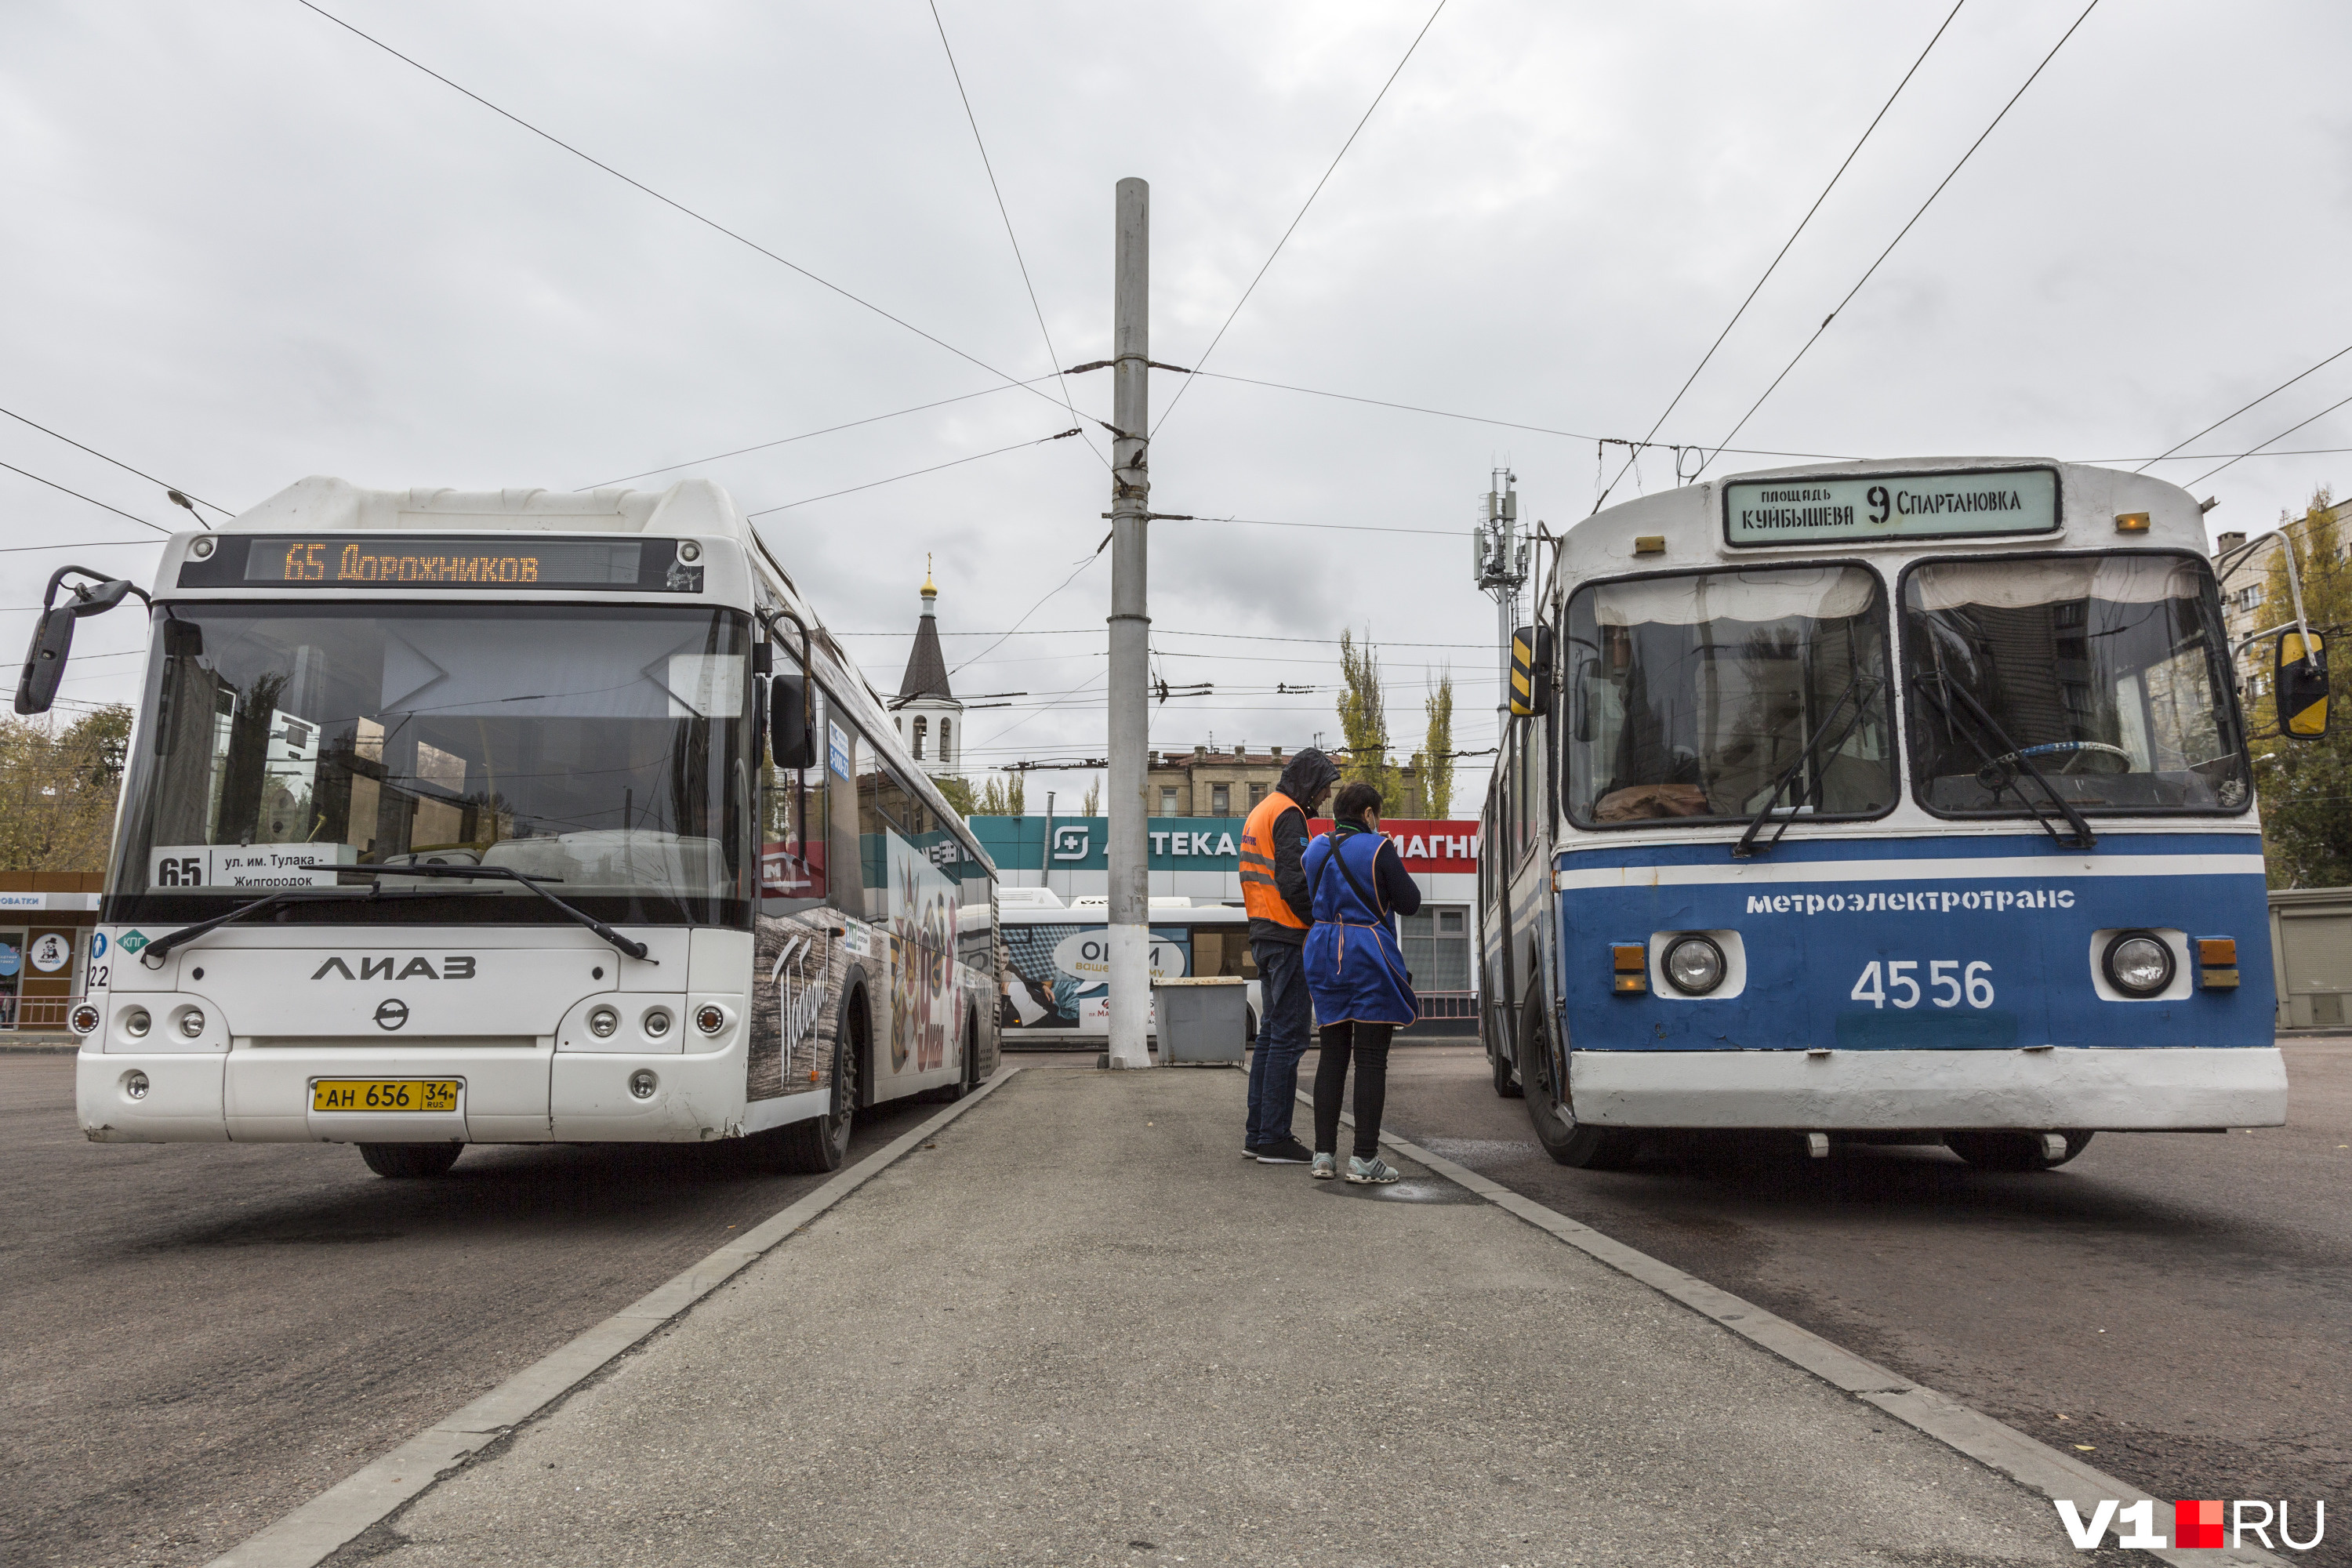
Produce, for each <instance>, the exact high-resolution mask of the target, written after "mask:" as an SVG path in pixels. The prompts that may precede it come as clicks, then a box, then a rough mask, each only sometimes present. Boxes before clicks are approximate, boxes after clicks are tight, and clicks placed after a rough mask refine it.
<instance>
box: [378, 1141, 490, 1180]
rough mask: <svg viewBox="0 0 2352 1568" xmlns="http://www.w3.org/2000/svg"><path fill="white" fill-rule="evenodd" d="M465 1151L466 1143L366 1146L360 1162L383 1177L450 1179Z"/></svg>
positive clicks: (379, 1144)
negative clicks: (453, 1169) (363, 1161)
mask: <svg viewBox="0 0 2352 1568" xmlns="http://www.w3.org/2000/svg"><path fill="white" fill-rule="evenodd" d="M465 1149H466V1146H465V1145H464V1144H463V1143H362V1144H361V1145H360V1158H361V1159H362V1160H365V1161H366V1162H367V1168H368V1169H369V1170H371V1171H373V1172H374V1173H376V1174H377V1175H379V1176H392V1177H394V1178H405V1177H412V1176H446V1175H447V1174H448V1173H449V1167H450V1166H452V1165H454V1164H456V1163H457V1156H458V1155H459V1154H461V1153H463V1152H465Z"/></svg>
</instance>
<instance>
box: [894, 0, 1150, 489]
mask: <svg viewBox="0 0 2352 1568" xmlns="http://www.w3.org/2000/svg"><path fill="white" fill-rule="evenodd" d="M929 4H930V7H931V26H934V27H936V28H938V29H939V33H940V50H941V52H943V53H944V54H945V55H946V56H947V57H948V74H949V75H950V76H952V77H954V78H955V86H956V97H957V98H959V99H961V100H962V102H963V118H964V122H965V123H966V124H968V125H970V126H971V141H972V145H973V146H975V147H977V148H979V149H980V166H981V167H982V169H983V170H985V171H986V172H987V174H988V191H989V194H990V195H992V196H994V197H995V198H996V216H999V217H1001V218H1003V220H1004V237H1005V239H1006V240H1007V241H1009V242H1010V243H1011V244H1012V247H1013V265H1014V266H1016V267H1018V268H1021V287H1022V288H1023V289H1026V290H1027V291H1028V294H1029V310H1030V313H1031V314H1033V315H1034V316H1035V317H1036V318H1037V335H1038V336H1039V337H1042V338H1044V339H1045V363H1047V364H1050V365H1054V366H1055V367H1057V368H1056V369H1055V372H1054V381H1055V385H1056V386H1057V387H1059V389H1060V390H1061V394H1062V406H1063V407H1065V408H1066V409H1068V410H1069V411H1070V417H1071V418H1073V419H1076V420H1079V421H1081V422H1082V423H1083V421H1084V419H1085V416H1083V415H1081V414H1080V413H1079V412H1078V409H1077V405H1076V404H1074V403H1072V402H1071V401H1070V384H1069V382H1068V381H1067V380H1066V379H1065V378H1064V377H1063V374H1062V372H1061V370H1060V369H1059V368H1058V367H1059V366H1060V364H1061V363H1062V356H1061V355H1060V354H1059V353H1055V349H1054V333H1053V330H1052V329H1051V328H1049V327H1047V326H1046V325H1045V307H1044V306H1043V305H1040V304H1039V303H1038V302H1037V285H1036V284H1035V283H1034V282H1032V281H1031V280H1030V277H1029V261H1028V258H1026V257H1024V256H1023V255H1022V254H1021V237H1020V236H1019V235H1017V234H1015V233H1013V214H1012V211H1011V210H1010V209H1009V208H1007V207H1006V206H1005V205H1004V191H1003V187H1001V186H999V185H998V184H997V183H996V164H995V163H994V162H993V161H992V160H991V159H990V157H989V155H988V142H987V141H986V140H985V139H984V138H983V137H982V135H981V133H980V116H979V115H977V114H975V113H973V112H972V107H971V93H970V92H968V91H967V90H965V89H964V85H963V68H962V67H961V66H959V65H957V64H956V58H955V47H954V46H953V45H952V44H950V43H949V42H948V25H947V23H946V22H944V21H942V20H940V5H939V0H929ZM1039 379H1040V380H1043V379H1044V378H1043V377H1040V378H1039ZM1087 451H1089V452H1092V453H1094V455H1095V457H1096V458H1098V459H1099V460H1100V461H1101V463H1102V465H1103V467H1104V468H1109V467H1110V458H1108V456H1106V455H1105V454H1104V453H1103V451H1102V450H1101V448H1099V447H1097V446H1096V445H1095V442H1094V437H1091V436H1089V437H1087Z"/></svg>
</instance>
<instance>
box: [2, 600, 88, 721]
mask: <svg viewBox="0 0 2352 1568" xmlns="http://www.w3.org/2000/svg"><path fill="white" fill-rule="evenodd" d="M74 619H75V616H74V607H73V606H72V605H58V607H57V608H55V609H53V610H44V611H42V612H41V618H40V619H39V620H38V621H37V622H35V623H34V625H33V646H32V647H29V648H27V649H26V651H25V672H24V673H23V674H22V675H20V676H18V677H17V678H16V711H17V712H19V713H46V712H47V711H48V710H49V704H50V703H52V702H55V701H56V700H58V682H59V681H62V680H63V679H65V678H66V656H67V655H68V654H69V653H71V652H72V651H73V628H74Z"/></svg>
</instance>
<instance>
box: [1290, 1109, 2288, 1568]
mask: <svg viewBox="0 0 2352 1568" xmlns="http://www.w3.org/2000/svg"><path fill="white" fill-rule="evenodd" d="M1298 1098H1299V1100H1301V1101H1303V1102H1305V1103H1307V1104H1308V1105H1312V1104H1313V1103H1314V1100H1313V1097H1312V1096H1310V1095H1307V1094H1301V1095H1299V1097H1298ZM1340 1120H1341V1121H1345V1122H1346V1123H1347V1124H1348V1125H1349V1126H1350V1127H1352V1126H1354V1125H1355V1118H1354V1117H1353V1116H1342V1117H1341V1118H1340ZM1381 1142H1382V1143H1385V1144H1387V1145H1388V1146H1389V1147H1390V1148H1391V1149H1394V1150H1395V1151H1396V1152H1398V1153H1400V1154H1402V1155H1403V1156H1405V1158H1407V1159H1409V1160H1412V1161H1413V1162H1414V1163H1418V1164H1422V1165H1426V1166H1427V1167H1428V1168H1429V1169H1431V1170H1433V1171H1434V1172H1436V1173H1438V1174H1439V1175H1441V1176H1444V1178H1445V1179H1446V1180H1447V1181H1449V1182H1452V1183H1454V1184H1456V1185H1457V1186H1462V1187H1466V1188H1467V1189H1469V1190H1470V1191H1471V1192H1474V1193H1475V1194H1478V1195H1479V1196H1480V1197H1482V1198H1485V1199H1486V1201H1487V1202H1488V1203H1491V1204H1493V1205H1495V1206H1496V1207H1497V1208H1500V1209H1505V1210H1507V1211H1508V1212H1509V1213H1511V1214H1513V1215H1517V1217H1518V1218H1520V1219H1522V1220H1525V1221H1526V1222H1527V1223H1528V1224H1529V1225H1531V1226H1535V1227H1536V1228H1537V1229H1538V1230H1541V1231H1546V1232H1548V1233H1549V1234H1550V1235H1551V1236H1553V1237H1557V1238H1558V1239H1559V1240H1561V1241H1564V1242H1566V1243H1567V1244H1568V1245H1569V1246H1570V1247H1575V1248H1576V1249H1577V1250H1578V1251H1579V1252H1581V1253H1583V1254H1584V1255H1585V1256H1586V1257H1588V1258H1592V1259H1593V1260H1594V1261H1595V1262H1597V1263H1601V1264H1603V1265H1605V1266H1607V1267H1608V1268H1613V1269H1615V1270H1616V1271H1617V1272H1618V1273H1620V1274H1623V1275H1625V1276H1627V1277H1628V1278H1630V1279H1637V1280H1639V1281H1640V1282H1641V1283H1643V1284H1644V1285H1647V1286H1648V1287H1650V1289H1653V1290H1655V1291H1657V1292H1658V1293H1659V1294H1661V1295H1663V1296H1666V1297H1668V1298H1670V1299H1672V1300H1675V1301H1676V1302H1679V1303H1680V1304H1682V1305H1683V1306H1685V1307H1688V1308H1689V1309H1690V1310H1693V1311H1695V1312H1696V1313H1698V1314H1699V1315H1700V1316H1701V1317H1703V1318H1706V1319H1707V1320H1708V1321H1712V1322H1714V1323H1717V1324H1719V1325H1720V1326H1722V1327H1723V1328H1726V1329H1728V1330H1729V1331H1731V1332H1733V1333H1735V1334H1738V1336H1739V1337H1740V1338H1742V1339H1744V1340H1747V1341H1748V1342H1750V1343H1752V1344H1756V1345H1759V1346H1760V1347H1762V1348H1763V1349H1765V1350H1768V1351H1769V1352H1772V1353H1773V1354H1774V1355H1776V1356H1779V1357H1780V1359H1781V1360H1782V1361H1785V1362H1788V1363H1790V1364H1791V1365H1793V1366H1796V1367H1799V1368H1801V1369H1802V1370H1804V1371H1806V1372H1809V1373H1812V1374H1813V1375H1814V1376H1815V1377H1818V1378H1820V1379H1821V1380H1822V1382H1824V1383H1827V1384H1830V1385H1831V1386H1832V1387H1833V1388H1837V1389H1839V1390H1841V1391H1843V1392H1844V1393H1846V1394H1852V1395H1853V1397H1855V1398H1856V1399H1860V1400H1863V1401H1864V1402H1866V1403H1868V1404H1870V1405H1874V1406H1876V1407H1877V1408H1878V1409H1880V1410H1883V1411H1885V1413H1886V1414H1887V1415H1891V1416H1893V1417H1894V1418H1895V1420H1897V1421H1900V1422H1902V1423H1903V1424H1904V1425H1905V1426H1908V1427H1910V1428H1911V1429H1912V1430H1914V1431H1916V1432H1918V1433H1921V1434H1923V1435H1924V1436H1928V1437H1932V1438H1934V1439H1935V1440H1936V1441H1937V1442H1938V1443H1941V1444H1943V1445H1944V1446H1945V1447H1948V1448H1950V1449H1952V1450H1953V1451H1954V1452H1956V1453H1958V1454H1960V1455H1963V1456H1965V1457H1966V1458H1970V1459H1974V1460H1975V1461H1976V1462H1977V1463H1979V1464H1980V1465H1983V1466H1985V1467H1987V1468H1990V1469H1994V1470H1998V1471H2000V1473H2001V1474H2002V1475H2004V1476H2007V1477H2008V1478H2009V1479H2011V1480H2013V1481H2015V1482H2017V1483H2018V1484H2019V1485H2020V1486H2022V1487H2024V1488H2025V1489H2027V1490H2029V1491H2032V1492H2038V1493H2040V1494H2041V1495H2042V1496H2043V1497H2045V1498H2048V1499H2051V1500H2053V1501H2055V1500H2057V1499H2060V1498H2071V1499H2073V1500H2074V1501H2075V1502H2076V1503H2078V1504H2082V1505H2085V1506H2087V1505H2089V1504H2091V1503H2093V1502H2095V1501H2096V1500H2099V1499H2103V1498H2114V1499H2115V1500H2116V1501H2118V1502H2120V1503H2123V1504H2125V1505H2126V1506H2128V1505H2130V1504H2132V1503H2135V1502H2138V1501H2141V1500H2150V1501H2153V1502H2154V1503H2155V1504H2156V1510H2157V1511H2156V1517H2157V1520H2158V1529H2160V1530H2162V1531H2165V1532H2166V1533H2167V1534H2169V1532H2170V1530H2171V1522H2170V1517H2171V1516H2170V1511H2169V1510H2170V1509H2171V1506H2172V1505H2171V1503H2170V1502H2169V1501H2168V1500H2165V1499H2162V1498H2151V1497H2150V1494H2148V1493H2147V1492H2145V1491H2142V1490H2141V1489H2138V1488H2137V1487H2132V1486H2126V1484H2125V1483H2123V1482H2122V1481H2119V1480H2117V1479H2116V1478H2115V1477H2113V1476H2110V1475H2108V1474H2106V1473H2105V1471H2103V1470H2099V1469H2095V1468H2092V1467H2091V1466H2089V1465H2086V1464H2084V1462H2083V1461H2082V1460H2080V1459H2078V1458H2075V1457H2074V1456H2073V1455H2072V1454H2068V1453H2064V1452H2062V1451H2061V1450H2059V1449H2056V1448H2053V1447H2050V1446H2049V1445H2048V1444H2046V1443H2043V1442H2041V1441H2039V1440H2037V1439H2035V1438H2032V1437H2030V1436H2026V1435H2025V1434H2024V1433H2022V1432H2021V1431H2019V1430H2018V1429H2017V1428H2016V1427H2014V1426H2009V1425H2008V1424H2007V1423H2005V1422H2000V1421H1996V1420H1994V1419H1993V1418H1992V1417H1991V1416H1990V1415H1986V1414H1984V1413H1983V1412H1982V1411H1980V1410H1977V1409H1974V1408H1972V1407H1971V1406H1969V1405H1963V1404H1961V1403H1960V1402H1959V1401H1958V1400H1957V1399H1954V1398H1952V1397H1951V1396H1950V1395H1948V1394H1940V1393H1938V1392H1937V1391H1936V1390H1935V1389H1932V1388H1929V1387H1927V1386H1926V1385H1925V1384H1919V1383H1916V1382H1914V1381H1913V1380H1912V1379H1910V1378H1907V1377H1905V1376H1902V1375H1901V1374H1900V1373H1895V1372H1891V1371H1889V1370H1888V1369H1887V1368H1885V1367H1883V1366H1880V1365H1879V1364H1878V1363H1875V1362H1872V1361H1867V1360H1864V1358H1863V1357H1861V1356H1858V1355H1855V1354H1854V1353H1853V1352H1851V1351H1848V1350H1843V1349H1841V1348H1840V1347H1839V1346H1837V1345H1834V1344H1832V1343H1831V1342H1829V1341H1827V1340H1825V1339H1823V1338H1822V1337H1821V1336H1820V1335H1819V1334H1816V1333H1814V1332H1813V1331H1811V1330H1810V1329H1801V1328H1799V1327H1798V1326H1797V1325H1796V1324H1794V1323H1792V1322H1790V1321H1789V1320H1787V1319H1786V1318H1783V1317H1780V1316H1779V1315H1778V1314H1777V1313H1773V1312H1769V1311H1767V1310H1764V1309H1763V1308H1761V1307H1759V1306H1757V1305H1756V1304H1755V1303H1754V1302H1752V1301H1748V1300H1743V1299H1742V1298H1740V1297H1738V1296H1735V1295H1733V1294H1732V1293H1731V1292H1730V1291H1728V1290H1724V1289H1718V1288H1717V1287H1716V1286H1713V1285H1710V1284H1708V1283H1707V1282H1706V1280H1704V1279H1699V1278H1697V1277H1696V1275H1692V1274H1686V1273H1685V1272H1684V1271H1683V1270H1681V1269H1679V1268H1675V1266H1674V1265H1673V1264H1671V1263H1666V1262H1664V1261H1662V1260H1661V1259H1658V1258H1653V1257H1651V1256H1650V1255H1649V1254H1648V1253H1646V1252H1642V1251H1639V1250H1637V1249H1635V1248H1633V1247H1628V1246H1626V1245H1625V1244H1624V1243H1623V1242H1622V1241H1618V1240H1616V1239H1614V1238H1613V1237H1608V1236H1604V1235H1603V1234H1601V1232H1600V1231H1597V1230H1595V1229H1593V1228H1592V1227H1591V1226H1589V1225H1585V1224H1583V1223H1582V1222H1581V1221H1578V1220H1572V1219H1570V1218H1569V1217H1568V1216H1567V1215H1564V1214H1561V1213H1559V1211H1558V1210H1556V1209H1552V1208H1548V1207H1546V1206H1545V1205H1542V1204H1539V1203H1538V1202H1536V1201H1535V1200H1534V1199H1533V1198H1530V1197H1528V1196H1527V1195H1526V1194H1522V1193H1517V1192H1514V1191H1513V1190H1512V1189H1510V1188H1508V1187H1506V1186H1504V1185H1503V1184H1501V1183H1499V1182H1496V1181H1494V1180H1492V1179H1491V1178H1489V1177H1486V1176H1482V1175H1480V1174H1479V1173H1477V1172H1475V1171H1473V1170H1470V1169H1468V1168H1466V1167H1465V1166H1462V1165H1457V1164H1455V1163H1454V1162H1453V1161H1451V1160H1448V1159H1446V1158H1445V1157H1444V1156H1443V1155H1440V1154H1433V1153H1431V1152H1429V1151H1428V1150H1426V1149H1423V1148H1422V1147H1421V1146H1420V1145H1419V1144H1417V1143H1413V1142H1410V1141H1408V1140H1406V1139H1403V1138H1400V1137H1398V1136H1397V1135H1396V1134H1395V1133H1393V1132H1386V1131H1383V1132H1382V1133H1381ZM2147 1554H2148V1556H2149V1557H2150V1558H2152V1559H2154V1560H2155V1561H2157V1562H2159V1563H2172V1564H2175V1565H2176V1568H2197V1565H2198V1564H2200V1563H2208V1564H2210V1563H2273V1564H2281V1565H2284V1563H2286V1562H2287V1561H2288V1560H2287V1559H2285V1558H2283V1557H2280V1556H2277V1555H2275V1554H2274V1553H2272V1552H2264V1551H2263V1550H2261V1549H2260V1548H2258V1547H2252V1546H2245V1547H2238V1548H2232V1549H2229V1550H2215V1549H2212V1548H2205V1549H2201V1550H2184V1549H2181V1548H2177V1547H2164V1548H2160V1549H2149V1550H2148V1553H2147Z"/></svg>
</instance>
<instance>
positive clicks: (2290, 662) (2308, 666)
mask: <svg viewBox="0 0 2352 1568" xmlns="http://www.w3.org/2000/svg"><path fill="white" fill-rule="evenodd" d="M2275 674H2276V678H2275V679H2274V681H2273V685H2272V687H2271V689H2272V691H2273V693H2275V694H2276V696H2277V698H2278V727H2279V733H2280V734H2282V735H2286V736H2289V737H2291V738H2292V739H2294V740H2297V741H2315V740H2317V739H2318V738H2319V737H2320V736H2322V735H2325V734H2326V733H2327V646H2326V643H2325V642H2324V641H2323V640H2322V639H2321V637H2320V636H2319V634H2318V633H2317V632H2313V633H2311V634H2309V641H2308V644H2307V645H2306V642H2305V634H2304V633H2302V632H2299V631H2295V632H2281V633H2280V634H2279V639H2278V663H2277V669H2276V672H2275Z"/></svg>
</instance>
